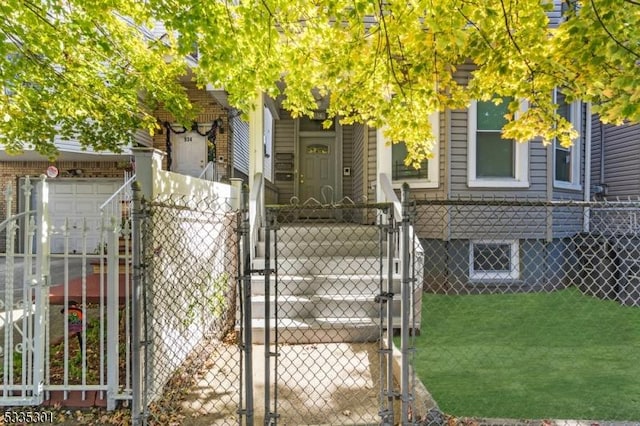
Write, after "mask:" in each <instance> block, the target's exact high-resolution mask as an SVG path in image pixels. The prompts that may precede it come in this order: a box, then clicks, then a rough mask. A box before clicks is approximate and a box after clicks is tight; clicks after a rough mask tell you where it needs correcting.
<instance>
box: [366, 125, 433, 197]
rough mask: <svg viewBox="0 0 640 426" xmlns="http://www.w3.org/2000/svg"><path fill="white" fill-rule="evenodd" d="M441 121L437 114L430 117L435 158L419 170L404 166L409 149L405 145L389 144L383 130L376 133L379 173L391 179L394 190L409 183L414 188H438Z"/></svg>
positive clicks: (422, 165) (426, 162)
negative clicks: (434, 138)
mask: <svg viewBox="0 0 640 426" xmlns="http://www.w3.org/2000/svg"><path fill="white" fill-rule="evenodd" d="M439 120H440V114H439V113H437V112H436V113H434V114H431V116H430V117H429V121H430V123H431V128H432V129H433V133H434V134H435V135H436V143H435V145H434V147H433V158H430V159H429V160H425V161H423V162H422V163H421V166H420V168H419V169H418V170H416V169H414V168H413V167H412V166H405V165H404V159H405V158H406V156H407V148H406V146H405V144H404V143H397V144H390V143H387V141H386V140H385V137H384V131H383V129H378V131H377V132H376V139H377V150H376V151H377V152H376V156H377V158H376V163H377V168H378V172H379V173H384V174H386V175H387V176H388V177H390V178H391V182H392V184H393V187H394V188H400V186H401V185H402V184H403V183H404V182H407V183H408V184H409V185H410V186H411V187H412V188H437V187H438V185H439V178H440V160H439V154H440V152H439V145H438V139H437V137H438V135H439V129H440V122H439Z"/></svg>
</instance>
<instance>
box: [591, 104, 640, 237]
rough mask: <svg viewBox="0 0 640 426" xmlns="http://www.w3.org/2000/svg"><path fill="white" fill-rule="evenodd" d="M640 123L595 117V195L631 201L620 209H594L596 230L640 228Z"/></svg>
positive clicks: (624, 231) (618, 231)
mask: <svg viewBox="0 0 640 426" xmlns="http://www.w3.org/2000/svg"><path fill="white" fill-rule="evenodd" d="M639 141H640V125H638V124H630V123H625V124H623V125H620V126H615V125H612V124H604V123H602V122H601V121H600V118H599V116H598V115H594V116H593V118H592V121H591V147H592V148H591V152H592V156H591V182H592V183H593V186H592V192H593V196H594V198H596V199H598V200H605V201H609V202H615V201H627V202H629V203H630V204H629V206H628V207H627V208H623V209H619V210H618V211H616V212H611V211H607V210H604V209H595V210H593V211H592V212H591V215H592V219H593V221H592V222H593V226H594V230H599V231H601V232H603V233H605V234H631V235H637V234H638V232H640V209H638V206H637V203H634V201H636V202H637V201H638V199H639V198H640V145H639V144H638V142H639Z"/></svg>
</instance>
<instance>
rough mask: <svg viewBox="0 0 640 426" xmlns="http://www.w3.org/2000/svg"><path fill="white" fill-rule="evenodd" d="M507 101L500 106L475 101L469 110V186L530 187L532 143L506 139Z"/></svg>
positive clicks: (508, 100) (488, 102) (506, 99)
mask: <svg viewBox="0 0 640 426" xmlns="http://www.w3.org/2000/svg"><path fill="white" fill-rule="evenodd" d="M509 102H511V99H509V98H505V99H504V100H503V102H502V103H501V104H500V105H496V104H494V103H493V102H491V101H474V102H472V103H471V105H470V107H469V123H468V128H469V135H468V137H469V149H468V152H467V155H468V164H467V166H468V182H467V183H468V185H469V186H470V187H507V188H526V187H528V186H529V158H528V157H529V155H528V154H529V144H528V143H516V142H515V141H514V140H510V139H504V138H503V137H502V127H503V126H504V125H505V124H506V122H507V121H506V119H505V118H504V116H505V114H507V112H508V111H507V105H508V104H509Z"/></svg>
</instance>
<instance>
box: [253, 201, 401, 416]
mask: <svg viewBox="0 0 640 426" xmlns="http://www.w3.org/2000/svg"><path fill="white" fill-rule="evenodd" d="M266 214H267V220H266V227H265V229H264V233H263V238H262V241H261V242H260V243H259V246H258V252H257V258H258V261H257V266H256V269H257V270H261V271H263V273H264V280H263V281H262V283H263V287H262V289H256V288H254V302H255V305H254V308H255V310H254V312H253V314H254V319H253V321H254V327H253V328H254V332H255V333H256V335H254V341H258V342H262V343H264V348H263V351H264V353H263V355H264V366H263V367H262V368H264V372H265V386H264V389H265V391H264V404H263V406H264V413H265V414H264V416H265V424H277V423H281V424H395V423H396V422H397V421H399V420H400V414H399V413H400V410H401V408H402V407H401V406H400V400H402V399H403V397H404V398H406V400H407V401H408V400H409V398H410V395H409V394H410V392H409V390H408V385H409V381H408V380H407V381H406V382H405V383H406V386H407V387H406V391H405V393H404V395H403V394H402V392H401V390H400V388H401V386H400V380H401V378H400V377H399V376H398V374H399V373H400V372H401V371H402V368H403V367H402V356H401V355H400V356H398V354H394V352H393V335H394V333H393V330H394V329H401V328H403V327H401V325H402V321H405V324H409V321H410V319H409V317H410V316H412V314H413V312H411V310H410V309H405V311H406V314H407V315H406V317H405V316H403V315H402V309H401V303H402V301H401V298H400V296H401V293H402V291H401V285H402V283H403V281H402V276H401V269H402V267H401V265H400V261H401V256H399V253H400V252H399V250H398V249H400V248H406V246H402V247H401V245H402V244H399V240H398V238H399V232H398V231H399V224H398V223H396V222H395V221H394V220H393V206H392V205H390V204H354V203H350V202H347V203H342V204H329V205H323V204H320V203H315V202H313V200H312V201H311V202H307V203H304V204H297V205H288V206H269V207H268V208H267V213H266ZM407 223H408V222H407ZM405 244H406V243H405ZM262 262H263V263H262ZM406 271H407V273H408V272H409V269H406ZM405 278H407V279H406V281H405V284H407V285H409V286H411V283H410V279H409V278H408V276H407V277H405ZM406 294H407V295H411V296H412V295H413V292H412V291H410V292H408V293H406ZM406 303H407V305H406V306H409V303H410V302H409V301H408V300H407V301H406ZM404 328H405V329H408V328H407V327H404ZM387 331H390V332H387ZM405 342H406V341H405ZM405 349H406V350H407V352H408V347H407V348H405ZM394 355H395V356H394ZM256 359H257V357H256ZM256 362H257V361H256ZM405 408H407V409H408V406H407V407H405Z"/></svg>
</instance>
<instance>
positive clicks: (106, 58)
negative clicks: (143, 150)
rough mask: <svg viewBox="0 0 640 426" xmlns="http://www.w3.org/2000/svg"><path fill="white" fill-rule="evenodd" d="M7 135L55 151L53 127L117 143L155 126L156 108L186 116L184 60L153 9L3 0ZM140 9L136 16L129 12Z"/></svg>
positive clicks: (2, 111) (0, 33)
mask: <svg viewBox="0 0 640 426" xmlns="http://www.w3.org/2000/svg"><path fill="white" fill-rule="evenodd" d="M0 15H1V16H3V20H2V21H0V37H2V38H3V42H2V43H0V78H1V80H0V85H1V86H2V87H0V91H1V92H0V99H1V101H0V143H1V144H3V145H4V149H5V150H6V151H7V152H8V153H14V154H15V153H20V152H21V151H22V150H23V149H24V148H31V147H33V148H35V149H36V150H37V151H38V152H39V153H41V154H42V155H44V156H46V157H49V158H54V157H55V156H56V155H57V150H56V148H55V145H54V143H53V142H54V140H55V138H56V137H59V138H63V139H77V140H79V141H80V143H81V144H82V146H84V147H89V146H91V147H93V148H95V149H97V150H112V151H118V150H119V149H120V148H121V147H122V146H124V145H126V144H128V143H130V142H131V141H132V138H133V133H134V131H135V130H136V129H138V128H146V129H148V130H151V131H153V130H154V129H155V127H156V126H157V124H156V120H155V118H154V116H153V114H152V113H153V108H154V107H155V105H156V104H157V103H158V102H162V103H163V104H165V105H167V106H168V108H169V109H171V110H172V111H173V112H175V113H176V115H177V116H178V117H181V118H186V117H188V116H189V113H190V112H191V109H192V108H191V106H190V104H189V102H188V99H187V97H186V95H185V93H184V91H183V89H182V86H181V85H180V83H179V80H178V78H179V76H180V75H182V74H184V72H185V66H184V62H183V61H166V60H165V58H167V57H171V56H175V55H176V52H175V51H174V50H173V47H172V46H171V44H169V43H163V41H161V40H160V41H154V40H153V39H152V38H151V36H150V33H149V31H148V30H145V24H147V25H150V23H152V22H153V21H152V20H151V15H150V10H149V9H148V8H147V7H146V6H145V5H144V4H142V3H140V4H139V3H138V2H129V1H126V0H114V1H110V2H103V1H100V0H96V1H84V0H80V1H58V0H47V1H30V0H26V1H25V0H8V1H7V0H5V1H3V2H0ZM129 17H134V18H129Z"/></svg>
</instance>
